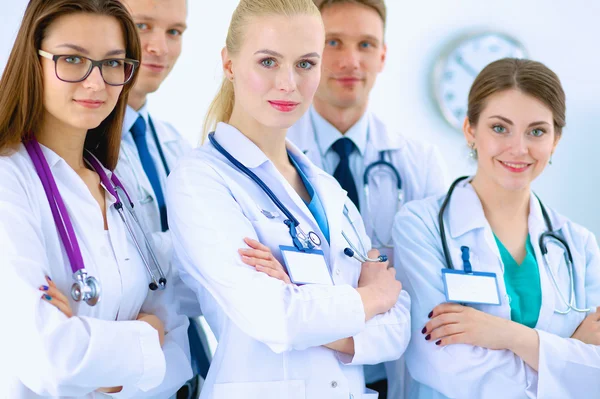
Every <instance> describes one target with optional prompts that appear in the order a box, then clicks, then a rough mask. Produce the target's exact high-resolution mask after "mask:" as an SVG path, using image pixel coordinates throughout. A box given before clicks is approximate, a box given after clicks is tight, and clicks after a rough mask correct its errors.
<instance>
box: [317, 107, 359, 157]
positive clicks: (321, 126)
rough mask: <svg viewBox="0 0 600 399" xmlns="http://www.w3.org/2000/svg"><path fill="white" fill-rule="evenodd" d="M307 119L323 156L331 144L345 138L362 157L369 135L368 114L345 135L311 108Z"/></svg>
mask: <svg viewBox="0 0 600 399" xmlns="http://www.w3.org/2000/svg"><path fill="white" fill-rule="evenodd" d="M308 112H309V117H310V120H311V123H312V129H311V130H312V131H313V133H314V134H315V136H316V139H317V141H318V144H319V148H320V149H321V151H322V152H323V154H325V153H327V151H329V150H330V149H331V146H332V145H333V143H335V142H336V141H337V140H338V139H341V138H342V137H347V138H349V139H350V140H352V142H353V143H354V145H355V146H356V148H357V149H358V151H359V153H360V155H361V156H362V155H364V153H365V150H366V147H367V137H368V135H369V134H370V124H369V121H370V118H369V112H365V113H364V114H363V116H362V117H361V118H360V119H359V120H358V122H356V123H355V124H354V125H353V126H352V127H351V128H350V129H348V131H347V132H346V134H342V133H341V132H340V131H339V130H337V128H336V127H335V126H333V125H332V124H331V123H329V122H328V121H327V120H326V119H325V118H323V117H322V116H321V115H320V114H319V113H318V112H317V111H316V110H315V108H314V107H313V106H311V107H310V109H309V111H308Z"/></svg>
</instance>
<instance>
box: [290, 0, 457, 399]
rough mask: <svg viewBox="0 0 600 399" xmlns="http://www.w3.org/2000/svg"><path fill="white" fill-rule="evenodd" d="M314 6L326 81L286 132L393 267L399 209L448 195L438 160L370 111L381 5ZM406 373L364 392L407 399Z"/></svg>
mask: <svg viewBox="0 0 600 399" xmlns="http://www.w3.org/2000/svg"><path fill="white" fill-rule="evenodd" d="M315 4H316V5H317V6H318V7H319V9H320V10H321V15H322V17H323V22H324V24H325V33H326V38H325V51H324V53H323V62H322V74H321V82H320V84H319V88H318V90H317V93H316V95H315V98H314V101H313V106H312V107H311V109H310V110H309V111H308V112H307V113H306V114H305V115H304V117H303V118H302V119H301V120H300V121H299V122H298V123H297V124H296V125H294V126H293V127H292V128H291V129H290V130H289V131H288V138H289V139H290V140H292V141H293V142H294V143H295V144H296V145H298V147H300V149H301V150H303V151H304V152H305V154H306V155H307V156H308V157H309V158H310V159H311V160H312V161H313V162H314V163H315V164H316V165H317V166H319V167H320V168H322V169H324V170H325V171H326V172H328V173H330V174H333V176H334V177H335V178H336V179H337V180H338V182H339V183H340V185H341V186H342V187H343V188H344V189H345V190H346V191H347V192H348V197H349V198H350V199H351V200H352V201H353V202H354V203H355V204H356V206H357V207H358V208H359V209H360V211H361V216H362V218H363V220H364V221H365V226H366V227H367V233H368V234H369V236H370V238H371V241H372V245H373V247H375V248H377V249H379V250H380V252H382V253H384V254H386V255H387V256H388V257H389V259H390V263H391V264H393V249H392V248H393V244H392V238H391V229H392V223H393V221H394V215H395V214H396V212H397V211H398V209H399V207H400V206H401V205H402V204H404V203H406V202H408V201H412V200H418V199H422V198H426V197H428V196H431V195H439V194H442V193H443V192H445V186H446V184H445V178H444V173H443V172H442V168H441V165H440V161H439V156H438V155H437V151H435V150H434V149H433V148H432V147H431V146H429V145H426V144H423V143H419V142H416V141H413V140H410V139H408V138H406V137H403V136H402V135H400V134H398V133H397V132H395V131H391V129H389V128H388V127H387V126H386V125H385V124H384V123H383V122H382V121H381V120H379V119H378V118H377V117H376V116H375V114H374V113H373V112H372V110H369V94H370V93H371V89H372V88H373V86H374V84H375V82H376V80H377V76H378V75H379V73H381V71H382V70H383V68H384V65H385V61H386V55H387V45H386V42H385V40H384V32H385V24H386V18H387V10H386V6H385V3H384V1H383V0H315ZM382 161H383V162H382ZM376 162H377V166H375V167H373V168H370V169H369V173H368V174H367V176H365V172H366V171H367V168H368V167H369V166H370V165H373V164H374V163H376ZM396 176H399V177H400V183H401V186H402V195H399V194H400V193H399V192H398V188H397V187H398V179H397V178H396ZM365 177H367V184H365V180H364V178H365ZM365 186H368V189H369V195H368V194H367V193H366V190H365ZM402 197H403V199H402V200H400V198H402ZM366 249H367V250H368V248H366ZM386 369H387V378H388V381H386ZM405 374H406V373H405V371H404V361H403V359H400V360H398V361H396V362H390V363H386V365H385V368H384V365H377V366H367V367H366V368H365V378H366V382H367V386H368V387H370V388H372V389H375V390H376V391H378V392H379V394H380V395H379V397H380V398H386V395H387V397H388V398H392V399H400V398H404V397H405V393H406V392H407V390H408V385H409V384H408V379H406V381H405V378H407V376H406V377H405ZM388 382H389V386H388ZM388 390H389V392H388Z"/></svg>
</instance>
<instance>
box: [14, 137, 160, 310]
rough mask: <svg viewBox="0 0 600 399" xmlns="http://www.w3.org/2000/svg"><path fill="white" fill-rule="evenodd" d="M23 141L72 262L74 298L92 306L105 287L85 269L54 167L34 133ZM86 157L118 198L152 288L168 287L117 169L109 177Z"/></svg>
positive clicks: (119, 212)
mask: <svg viewBox="0 0 600 399" xmlns="http://www.w3.org/2000/svg"><path fill="white" fill-rule="evenodd" d="M23 144H24V145H25V148H26V149H27V152H28V154H29V156H30V157H31V160H32V161H33V165H34V167H35V170H36V172H37V174H38V176H39V178H40V180H41V182H42V186H43V187H44V192H45V193H46V197H47V199H48V203H49V205H50V210H51V211H52V217H53V218H54V223H55V225H56V228H57V230H58V233H59V236H60V239H61V241H62V243H63V246H64V248H65V251H66V253H67V257H68V258H69V263H70V264H71V270H72V271H73V279H74V280H75V282H74V283H73V285H72V286H71V298H73V300H74V301H77V302H79V301H84V302H85V303H87V304H88V305H89V306H94V305H96V304H97V303H98V301H99V300H100V297H101V292H102V289H101V286H100V282H99V281H98V280H97V279H96V278H95V277H93V276H90V275H89V274H88V272H87V270H86V269H85V264H84V262H83V256H82V255H81V250H80V248H79V243H78V241H77V236H76V235H75V230H74V228H73V224H72V222H71V219H70V217H69V213H68V211H67V208H66V206H65V204H64V201H63V199H62V197H61V195H60V192H59V190H58V186H57V185H56V181H55V180H54V176H53V175H52V171H51V170H50V166H49V165H48V162H47V161H46V158H45V157H44V154H43V152H42V149H41V147H40V145H39V143H38V142H37V140H36V139H35V137H34V136H33V135H31V136H30V137H29V138H28V139H27V140H25V141H24V143H23ZM85 160H86V162H87V163H88V164H89V165H90V166H91V167H92V168H93V169H94V170H95V171H96V173H98V176H100V180H101V182H102V184H103V185H104V187H105V188H106V189H107V190H108V192H109V193H110V194H112V196H113V197H114V198H115V203H114V207H115V209H116V210H117V212H118V214H119V216H120V218H121V220H122V221H123V223H124V224H125V226H126V228H127V231H128V232H129V235H130V236H131V238H132V240H133V243H134V245H135V246H136V249H137V250H138V252H139V254H140V256H141V258H142V261H143V263H144V266H145V267H146V270H147V271H148V274H149V275H150V279H151V282H150V284H149V288H150V290H152V291H155V290H157V289H160V290H163V289H165V287H166V285H167V278H166V277H165V275H164V273H163V271H162V268H161V267H160V265H159V263H158V260H157V258H156V255H155V254H154V251H153V249H152V246H151V244H150V241H149V240H148V238H147V237H146V234H145V233H144V230H143V228H142V225H141V223H140V221H139V219H138V217H137V215H136V213H135V212H134V210H133V202H132V201H131V198H130V197H129V195H128V194H127V191H126V190H125V187H124V186H123V184H122V183H121V182H120V181H119V179H118V178H117V176H116V175H115V174H114V173H113V174H112V176H111V178H110V179H109V178H108V176H107V174H106V172H105V171H104V169H103V167H102V165H101V164H100V162H99V161H98V160H97V159H96V158H95V157H94V156H93V155H91V154H88V153H86V154H85ZM118 192H121V194H123V198H127V200H126V201H125V204H124V203H123V202H122V201H121V199H120V198H121V197H120V196H119V194H118ZM123 208H126V209H127V212H128V214H129V215H130V216H131V218H132V219H133V220H134V222H135V224H136V227H137V228H138V229H139V230H140V231H141V232H142V235H143V237H144V244H145V246H146V249H147V250H148V253H149V254H150V258H151V260H152V262H150V261H148V259H146V257H145V255H144V252H143V250H142V246H141V245H140V243H139V241H138V240H137V237H136V235H135V233H134V229H133V227H132V226H131V225H130V223H129V222H128V221H127V218H126V216H125V212H124V210H123ZM151 263H152V264H153V265H154V270H153V268H152V267H151ZM155 272H156V273H155Z"/></svg>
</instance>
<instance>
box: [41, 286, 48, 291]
mask: <svg viewBox="0 0 600 399" xmlns="http://www.w3.org/2000/svg"><path fill="white" fill-rule="evenodd" d="M40 290H42V291H48V286H47V285H42V286H41V287H40Z"/></svg>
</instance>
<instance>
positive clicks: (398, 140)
mask: <svg viewBox="0 0 600 399" xmlns="http://www.w3.org/2000/svg"><path fill="white" fill-rule="evenodd" d="M369 143H370V144H371V145H372V146H373V148H375V150H376V151H377V152H381V151H390V150H399V149H400V148H402V147H403V146H404V145H405V143H406V139H405V138H404V137H403V136H402V135H401V134H396V133H393V132H390V131H389V130H388V129H387V127H386V125H385V124H384V123H383V122H382V121H381V120H380V119H379V118H377V116H375V114H373V113H369Z"/></svg>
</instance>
